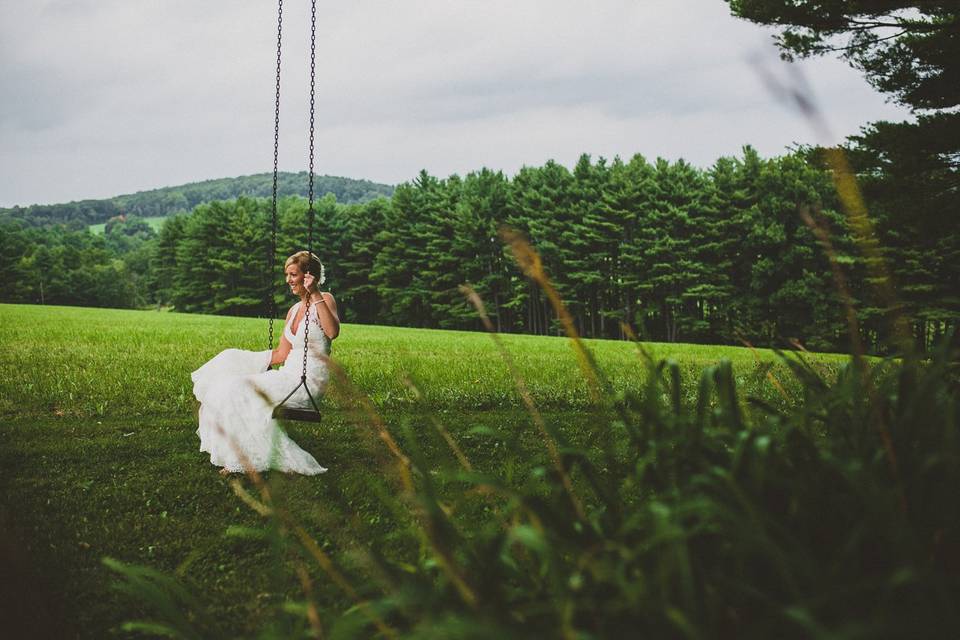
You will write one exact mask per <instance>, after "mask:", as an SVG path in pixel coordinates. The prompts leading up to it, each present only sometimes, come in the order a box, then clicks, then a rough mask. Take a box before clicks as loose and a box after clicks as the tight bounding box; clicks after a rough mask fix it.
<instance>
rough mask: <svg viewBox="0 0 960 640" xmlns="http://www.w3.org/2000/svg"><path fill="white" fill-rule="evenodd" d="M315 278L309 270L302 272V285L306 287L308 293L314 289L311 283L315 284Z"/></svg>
mask: <svg viewBox="0 0 960 640" xmlns="http://www.w3.org/2000/svg"><path fill="white" fill-rule="evenodd" d="M316 282H317V279H316V278H314V277H313V274H312V273H310V272H309V271H308V272H306V273H305V274H303V286H304V287H305V288H306V290H307V292H308V293H313V292H315V291H316V289H314V287H313V285H314V284H316Z"/></svg>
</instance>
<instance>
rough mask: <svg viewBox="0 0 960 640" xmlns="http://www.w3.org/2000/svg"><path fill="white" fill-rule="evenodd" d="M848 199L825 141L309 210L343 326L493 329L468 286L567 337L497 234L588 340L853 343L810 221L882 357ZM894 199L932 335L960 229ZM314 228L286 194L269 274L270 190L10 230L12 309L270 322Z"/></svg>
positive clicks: (897, 274)
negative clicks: (159, 217)
mask: <svg viewBox="0 0 960 640" xmlns="http://www.w3.org/2000/svg"><path fill="white" fill-rule="evenodd" d="M870 184H871V183H869V181H868V182H867V187H868V194H869V193H870V192H871V189H870V188H869V187H870ZM874 190H875V189H874ZM835 193H836V192H835V187H834V185H833V182H832V179H831V175H830V171H829V169H827V168H826V167H824V166H823V165H821V164H820V163H819V162H818V155H817V152H816V150H803V151H797V152H794V153H791V154H789V155H785V156H781V157H776V158H771V159H764V158H761V157H760V156H759V155H758V154H757V153H756V151H755V150H753V149H752V148H750V147H746V148H744V150H743V153H742V155H741V156H739V157H725V158H721V159H719V160H718V161H717V162H716V163H714V165H713V166H712V167H710V168H709V169H699V168H697V167H694V166H692V165H690V164H688V163H686V162H684V161H677V162H668V161H666V160H663V159H657V160H656V161H653V162H650V161H648V160H646V159H645V158H644V157H643V156H641V155H636V156H634V157H632V158H630V159H629V160H621V159H619V158H615V159H613V160H612V161H607V160H605V159H602V158H601V159H597V160H593V159H592V158H590V157H589V156H587V155H584V156H582V157H581V158H580V160H579V161H578V162H577V164H576V165H575V166H574V167H573V168H572V169H568V168H566V167H564V166H562V165H560V164H558V163H555V162H547V163H545V164H544V165H543V166H540V167H524V168H522V169H521V170H520V171H519V172H518V173H517V174H516V175H514V176H513V177H512V178H509V177H507V176H506V175H504V174H503V173H502V172H498V171H491V170H489V169H482V170H480V171H476V172H473V173H470V174H468V175H466V176H463V177H460V176H457V175H453V176H450V177H448V178H446V179H441V178H437V177H434V176H431V175H429V174H428V173H426V172H421V173H420V175H418V176H417V178H416V179H415V180H413V181H411V182H408V183H405V184H403V185H400V186H399V187H397V188H396V190H395V192H394V194H393V196H392V198H390V199H387V198H379V199H376V200H371V201H368V202H364V203H356V204H341V203H338V202H337V200H336V198H335V197H333V196H332V195H328V196H326V197H324V198H323V199H321V200H319V201H318V202H317V203H316V205H315V207H314V229H313V247H314V252H315V253H317V254H318V255H319V256H320V258H321V259H322V260H323V261H324V263H325V264H327V265H328V272H327V273H328V284H327V287H328V288H329V289H330V290H332V291H334V292H335V293H336V294H337V296H338V300H339V302H340V307H341V311H342V315H343V316H344V320H345V321H346V322H356V323H371V324H386V325H402V326H412V327H433V328H445V329H480V328H481V327H480V323H479V320H478V317H477V314H476V312H475V310H474V309H473V308H472V306H470V304H469V303H468V302H467V301H466V299H465V298H464V296H463V294H462V293H461V292H460V291H459V289H458V287H459V285H461V284H470V285H471V286H473V287H474V288H475V289H476V290H477V291H478V293H480V295H481V296H482V297H483V299H484V301H485V303H486V305H487V310H488V312H489V314H490V317H491V319H492V320H493V322H494V323H495V325H496V326H497V328H498V330H500V331H503V332H523V333H534V334H558V333H559V332H560V326H559V323H558V320H557V318H556V317H555V314H554V313H553V311H552V308H551V306H550V304H549V301H548V300H547V298H546V296H545V294H544V292H543V291H542V290H541V289H540V288H539V287H537V286H535V285H533V284H532V283H531V282H530V281H529V280H528V279H527V278H525V277H524V276H523V274H522V273H521V272H520V270H519V269H518V267H517V266H516V262H515V260H514V259H513V256H512V255H511V251H510V249H509V248H508V247H507V246H505V244H504V242H503V240H502V238H501V236H500V230H501V228H503V227H508V228H511V229H514V230H516V231H519V232H520V233H522V234H523V235H524V236H525V237H526V238H528V239H529V242H530V243H531V245H532V246H533V248H534V249H535V250H536V251H537V252H538V254H539V256H540V258H541V260H542V264H543V266H544V268H545V270H546V272H547V274H548V275H549V277H550V278H551V280H552V282H553V284H554V286H555V287H556V289H557V291H558V292H559V293H560V295H561V296H562V297H563V299H564V300H565V302H566V304H567V306H568V307H569V310H570V312H571V315H572V317H573V318H574V322H575V323H576V326H577V329H578V330H579V331H580V333H581V334H582V335H584V336H587V337H598V338H620V337H623V336H624V334H623V328H622V323H626V324H627V325H628V326H629V327H630V328H631V329H632V330H633V331H636V332H637V333H638V334H639V335H641V336H642V337H644V338H646V339H649V340H656V341H669V342H674V341H683V342H702V343H728V344H729V343H732V344H737V343H740V342H741V341H747V342H750V343H751V344H756V345H775V344H784V343H785V342H787V341H790V340H791V339H795V340H797V341H798V342H800V343H801V344H803V345H805V346H806V347H808V348H811V349H843V348H846V347H847V346H848V345H847V340H848V330H847V324H846V320H845V317H844V300H843V299H841V297H840V296H839V295H838V288H837V283H836V277H835V274H834V272H833V271H832V269H831V264H830V262H829V260H828V258H827V255H826V253H825V251H824V249H823V247H822V246H821V244H820V243H819V241H818V240H817V237H816V235H815V233H814V231H813V230H812V228H811V227H810V226H809V224H810V223H808V222H805V221H804V219H803V215H802V214H804V213H806V214H807V216H808V217H809V219H810V220H811V221H812V224H813V225H814V226H815V227H817V228H818V229H821V230H824V231H826V232H827V233H828V234H829V237H830V242H831V245H832V251H833V252H834V257H835V262H836V264H837V265H838V266H839V267H840V268H841V269H842V272H843V275H844V277H845V284H846V290H847V292H848V295H849V301H850V302H851V303H852V304H853V305H854V307H855V308H856V309H857V310H858V315H859V320H860V324H861V328H862V334H863V335H862V338H863V340H864V341H865V342H866V343H867V344H868V345H871V346H873V347H876V346H877V345H879V344H880V343H881V342H882V340H883V339H884V337H885V331H886V328H885V327H886V326H887V324H888V322H887V320H888V315H889V314H890V313H891V311H892V310H891V309H889V308H888V307H887V306H885V303H883V302H882V301H881V300H880V299H879V298H878V297H877V296H876V295H875V294H874V289H875V287H874V283H872V282H871V272H870V271H868V270H867V268H866V267H867V264H866V260H865V259H864V257H863V253H862V252H861V251H860V248H859V247H857V246H856V243H855V242H854V239H853V236H852V234H851V233H850V229H849V227H848V224H847V221H846V218H845V217H844V216H843V215H842V214H841V213H839V206H838V203H837V198H836V195H835ZM880 204H882V202H881V203H880ZM880 204H878V205H877V208H878V211H879V213H878V215H876V222H877V224H878V233H879V237H880V243H881V245H882V246H883V247H884V250H885V252H886V254H885V257H886V259H887V261H888V262H889V264H890V265H891V266H892V268H893V272H894V280H895V283H896V285H897V287H898V290H899V292H900V298H899V300H898V303H899V304H900V305H901V307H902V308H903V309H904V310H906V312H907V313H908V314H909V315H910V316H911V317H912V318H914V327H913V328H914V331H915V334H916V336H917V339H918V341H920V342H921V343H923V344H926V343H928V342H930V341H932V340H934V339H936V337H937V336H939V335H941V334H943V333H944V332H945V331H947V330H948V329H949V327H950V326H952V324H953V323H955V321H956V317H957V310H958V307H960V303H958V301H957V300H956V298H955V297H953V296H954V295H955V294H954V286H953V283H954V282H956V280H954V279H952V278H954V277H955V275H956V271H957V267H956V264H955V263H951V262H950V261H949V260H948V256H949V255H953V254H951V253H950V251H951V250H954V251H955V248H956V246H957V245H958V238H957V236H956V234H949V233H948V234H940V235H936V236H934V235H927V234H924V233H923V232H922V231H923V226H922V225H925V224H927V223H928V222H929V220H927V219H925V218H923V217H916V216H915V215H914V214H913V212H906V213H905V214H900V213H899V212H900V211H901V210H900V209H891V208H889V207H887V208H884V207H882V206H880ZM307 219H308V213H307V203H306V200H305V199H303V198H300V197H296V196H288V197H285V198H281V199H280V201H279V205H278V245H277V255H276V261H275V264H273V265H272V266H271V265H268V264H267V256H268V251H269V244H270V228H271V222H270V201H269V200H268V199H266V198H248V197H240V198H237V199H234V200H228V201H213V202H208V203H204V204H201V205H199V206H197V207H195V208H194V210H193V211H192V212H191V213H189V214H180V215H176V216H172V217H170V218H169V219H168V220H167V221H166V222H165V224H164V225H163V227H162V228H161V230H160V231H159V233H155V232H153V230H152V229H151V228H150V227H149V225H146V224H145V223H143V222H142V221H140V220H138V219H137V218H136V217H133V216H131V217H127V218H123V219H120V218H117V219H114V220H113V221H111V222H110V223H109V224H107V226H106V229H105V233H104V235H103V236H102V237H98V236H94V235H93V234H90V233H87V232H86V231H83V232H64V233H56V234H51V233H46V232H41V231H39V230H37V229H33V228H27V227H12V226H10V225H11V223H7V226H5V227H4V228H3V245H4V246H3V255H4V258H3V264H2V265H0V282H2V283H3V285H4V289H3V290H4V294H3V299H4V300H5V301H27V302H45V303H48V304H51V303H52V304H88V305H93V306H144V305H158V306H165V307H172V308H173V309H175V310H178V311H184V312H191V313H213V314H230V315H247V316H264V315H266V313H267V309H268V306H269V305H268V302H267V301H268V300H269V296H270V295H271V294H272V296H273V298H274V303H275V304H276V305H277V306H278V307H279V308H281V309H282V308H284V305H286V304H289V303H290V299H289V294H288V293H287V292H286V290H285V289H284V288H283V286H282V282H281V272H282V262H283V259H284V258H285V257H286V256H287V255H289V254H291V253H293V252H295V251H298V250H300V249H303V248H304V247H306V246H307V244H308V237H307V236H308V224H307ZM918 225H920V226H919V227H918ZM951 247H953V248H954V249H951ZM941 252H942V253H941ZM65 274H66V275H65Z"/></svg>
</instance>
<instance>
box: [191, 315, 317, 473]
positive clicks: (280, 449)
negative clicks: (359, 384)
mask: <svg viewBox="0 0 960 640" xmlns="http://www.w3.org/2000/svg"><path fill="white" fill-rule="evenodd" d="M301 304H302V303H297V305H296V307H295V309H294V311H293V312H292V317H296V314H297V313H298V312H299V308H300V305H301ZM310 316H311V317H310V332H309V338H308V340H309V348H308V349H307V384H308V385H309V387H310V393H311V394H312V395H313V398H314V400H316V401H317V402H319V401H320V397H321V396H322V395H323V392H324V391H325V389H326V387H327V381H328V379H329V374H328V370H327V365H326V363H325V361H324V360H323V358H322V357H321V354H322V356H327V355H329V354H330V340H329V339H328V338H327V336H326V334H324V332H323V330H322V329H321V327H320V324H319V321H318V319H317V315H316V306H313V305H311V307H310ZM306 323H307V318H306V316H305V317H304V319H303V321H302V322H301V323H300V325H299V326H298V327H297V331H296V333H293V332H292V331H291V329H290V327H289V326H285V327H284V328H283V334H284V336H286V338H287V340H288V341H289V342H290V344H291V345H293V348H292V349H291V350H290V353H289V354H288V355H287V358H286V360H285V361H284V363H283V367H281V368H280V369H276V370H273V369H269V368H268V367H269V366H270V355H271V352H270V351H244V350H242V349H227V350H226V351H221V352H220V353H219V354H217V355H216V356H214V358H213V359H211V360H210V361H209V362H207V363H205V364H204V365H203V366H202V367H200V368H199V369H197V370H196V371H194V372H193V373H192V374H190V377H191V378H192V379H193V395H194V396H196V398H197V400H199V401H200V427H199V428H198V429H197V435H199V436H200V451H205V452H207V453H209V454H210V462H211V463H213V464H215V465H216V466H218V467H223V468H224V469H226V470H227V471H232V472H244V471H247V470H250V469H254V470H256V471H265V470H267V469H278V470H280V471H284V472H288V473H301V474H304V475H315V474H318V473H323V472H324V471H326V469H325V468H324V467H322V466H320V464H319V463H318V462H317V461H316V459H315V458H314V457H313V456H312V455H310V454H309V453H307V452H306V451H304V450H303V449H301V448H300V447H299V446H298V445H297V443H295V442H294V441H293V440H291V439H290V438H289V436H287V434H286V433H284V431H283V429H281V428H280V425H279V424H278V423H277V421H276V420H274V419H273V418H272V417H271V414H272V413H273V408H274V407H275V406H276V405H278V404H280V401H281V400H283V399H284V398H285V397H286V396H287V394H288V393H290V392H291V391H292V390H293V389H294V388H295V387H296V386H297V385H298V384H300V376H301V373H302V371H303V335H304V333H305V332H304V328H305V326H306ZM284 406H288V407H299V408H312V405H311V404H310V399H309V397H308V396H307V393H306V391H305V390H304V389H303V387H302V386H301V387H300V388H299V389H297V392H296V393H295V394H294V395H293V397H291V398H290V399H289V400H287V402H286V403H285V405H284Z"/></svg>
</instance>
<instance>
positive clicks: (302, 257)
mask: <svg viewBox="0 0 960 640" xmlns="http://www.w3.org/2000/svg"><path fill="white" fill-rule="evenodd" d="M291 264H295V265H297V268H298V269H300V273H312V274H313V277H314V278H316V279H317V284H318V285H321V284H323V283H324V282H325V281H326V279H327V278H326V274H325V273H324V268H323V263H322V262H320V258H318V257H317V256H316V254H314V253H310V252H309V251H297V252H296V253H295V254H293V255H292V256H290V257H289V258H287V261H286V262H284V263H283V268H284V269H286V268H287V267H289V266H290V265H291Z"/></svg>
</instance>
